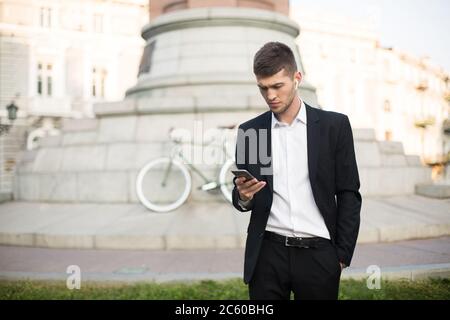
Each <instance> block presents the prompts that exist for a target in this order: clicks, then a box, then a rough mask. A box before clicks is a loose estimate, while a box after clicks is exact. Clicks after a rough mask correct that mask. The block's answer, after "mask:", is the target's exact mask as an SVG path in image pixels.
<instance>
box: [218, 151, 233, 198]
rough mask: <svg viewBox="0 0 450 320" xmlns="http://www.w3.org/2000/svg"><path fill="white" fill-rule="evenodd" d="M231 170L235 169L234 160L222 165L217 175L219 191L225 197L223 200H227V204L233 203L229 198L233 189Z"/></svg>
mask: <svg viewBox="0 0 450 320" xmlns="http://www.w3.org/2000/svg"><path fill="white" fill-rule="evenodd" d="M233 169H236V165H235V163H234V160H233V159H228V160H227V161H226V162H225V163H224V164H223V166H222V168H221V169H220V173H219V183H220V190H221V191H222V194H223V196H224V197H225V199H227V200H228V201H229V202H233V199H232V197H231V193H232V192H233V188H234V184H233V178H234V175H233V173H232V172H231V170H233Z"/></svg>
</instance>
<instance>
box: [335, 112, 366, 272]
mask: <svg viewBox="0 0 450 320" xmlns="http://www.w3.org/2000/svg"><path fill="white" fill-rule="evenodd" d="M335 183H336V201H337V228H336V246H337V252H338V257H339V260H340V261H341V262H343V263H344V264H345V265H346V266H349V265H350V262H351V259H352V256H353V252H354V249H355V246H356V240H357V238H358V233H359V225H360V211H361V204H362V199H361V194H360V193H359V187H360V182H359V174H358V167H357V164H356V157H355V149H354V145H353V134H352V128H351V126H350V121H349V119H348V117H347V116H344V117H343V119H342V121H341V127H340V130H339V135H338V141H337V146H336V180H335Z"/></svg>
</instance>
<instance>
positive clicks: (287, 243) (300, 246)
mask: <svg viewBox="0 0 450 320" xmlns="http://www.w3.org/2000/svg"><path fill="white" fill-rule="evenodd" d="M295 239H300V240H302V238H297V237H295ZM288 240H289V237H286V240H285V241H284V245H285V246H286V247H298V248H306V249H307V248H309V246H306V245H296V244H289V241H288Z"/></svg>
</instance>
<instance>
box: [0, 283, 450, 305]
mask: <svg viewBox="0 0 450 320" xmlns="http://www.w3.org/2000/svg"><path fill="white" fill-rule="evenodd" d="M0 299H1V300H7V299H169V300H177V299H218V300H222V299H230V300H233V299H248V291H247V286H246V285H244V283H243V282H242V280H241V279H233V280H227V281H199V282H191V283H179V282H178V283H175V282H174V283H164V284H158V283H138V284H117V283H115V284H114V283H110V284H108V283H95V282H83V283H82V285H81V289H80V290H68V289H67V288H66V285H65V282H64V281H22V280H21V281H9V280H8V281H7V280H2V281H0ZM339 299H342V300H348V299H369V300H380V299H394V300H396V299H402V300H410V299H443V300H449V299H450V280H449V279H429V280H422V281H414V282H412V281H406V280H404V281H382V282H381V289H379V290H369V289H367V286H366V281H365V280H342V281H341V286H340V292H339Z"/></svg>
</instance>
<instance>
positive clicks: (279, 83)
mask: <svg viewBox="0 0 450 320" xmlns="http://www.w3.org/2000/svg"><path fill="white" fill-rule="evenodd" d="M282 84H284V82H277V83H275V84H273V85H271V86H268V87H266V86H263V85H261V84H259V83H258V87H260V88H261V89H265V88H273V87H276V86H279V85H282Z"/></svg>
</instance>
